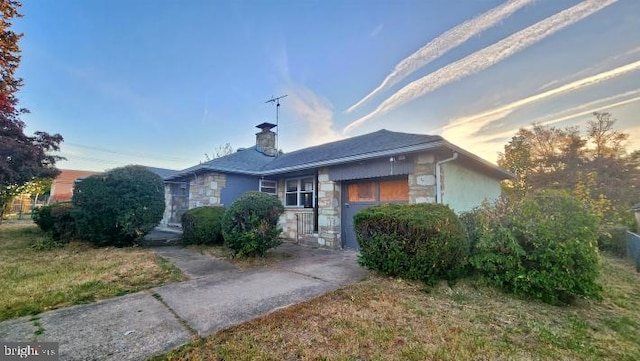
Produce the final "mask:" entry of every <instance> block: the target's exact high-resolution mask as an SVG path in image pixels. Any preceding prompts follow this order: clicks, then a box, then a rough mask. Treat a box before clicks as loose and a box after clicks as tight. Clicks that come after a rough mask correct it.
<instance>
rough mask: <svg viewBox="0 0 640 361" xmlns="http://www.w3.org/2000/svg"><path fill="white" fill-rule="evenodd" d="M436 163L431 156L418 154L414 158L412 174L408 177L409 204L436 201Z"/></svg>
mask: <svg viewBox="0 0 640 361" xmlns="http://www.w3.org/2000/svg"><path fill="white" fill-rule="evenodd" d="M435 174H436V163H435V157H434V155H433V154H419V155H418V156H416V157H415V158H414V167H413V173H411V174H410V175H409V203H433V202H435V201H436V176H435Z"/></svg>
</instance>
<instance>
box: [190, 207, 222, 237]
mask: <svg viewBox="0 0 640 361" xmlns="http://www.w3.org/2000/svg"><path fill="white" fill-rule="evenodd" d="M224 213H225V209H224V208H222V207H198V208H192V209H190V210H188V211H186V212H185V213H184V214H183V215H182V242H183V243H184V244H222V243H223V242H224V238H222V218H223V217H224Z"/></svg>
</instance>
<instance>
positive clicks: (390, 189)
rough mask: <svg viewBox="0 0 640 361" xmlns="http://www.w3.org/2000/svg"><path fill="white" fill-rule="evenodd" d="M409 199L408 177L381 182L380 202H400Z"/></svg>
mask: <svg viewBox="0 0 640 361" xmlns="http://www.w3.org/2000/svg"><path fill="white" fill-rule="evenodd" d="M408 200H409V183H408V182H407V180H406V179H395V180H387V181H381V182H380V202H398V201H408Z"/></svg>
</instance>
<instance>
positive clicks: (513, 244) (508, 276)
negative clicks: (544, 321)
mask: <svg viewBox="0 0 640 361" xmlns="http://www.w3.org/2000/svg"><path fill="white" fill-rule="evenodd" d="M487 212H488V213H491V214H494V215H495V214H497V212H496V211H495V209H491V207H489V209H488V210H487ZM485 220H486V221H487V224H486V227H483V228H482V229H483V230H484V231H483V233H482V234H481V236H480V237H479V239H480V240H479V242H478V244H477V246H476V254H475V255H473V256H472V257H471V263H472V264H473V265H474V267H476V268H477V269H478V270H479V271H480V272H481V274H482V275H483V277H484V279H485V280H486V281H487V282H489V283H493V284H495V285H498V286H500V287H502V288H504V289H506V290H508V291H511V292H514V293H517V294H521V295H525V296H528V297H533V298H537V299H540V300H542V301H544V302H547V303H551V304H562V303H570V302H572V301H573V300H574V299H575V297H577V296H581V297H587V298H594V299H599V298H600V292H601V287H600V285H599V284H598V283H597V279H598V276H599V271H600V268H599V254H598V249H597V230H598V218H597V217H596V216H595V215H594V214H593V213H591V212H590V211H589V208H588V207H586V206H585V205H584V204H583V203H582V202H581V201H580V200H578V199H577V198H575V197H573V196H572V195H571V194H569V193H567V192H563V191H542V192H538V193H535V194H532V195H529V196H526V197H525V198H524V199H523V200H522V201H519V202H517V203H513V204H511V205H510V206H509V207H506V208H504V209H503V210H502V212H501V214H500V216H499V217H495V216H494V217H486V218H485Z"/></svg>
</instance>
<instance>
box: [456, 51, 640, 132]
mask: <svg viewBox="0 0 640 361" xmlns="http://www.w3.org/2000/svg"><path fill="white" fill-rule="evenodd" d="M638 69H640V60H638V61H636V62H633V63H629V64H627V65H623V66H620V67H617V68H615V69H612V70H608V71H605V72H602V73H599V74H596V75H592V76H589V77H586V78H583V79H580V80H576V81H574V82H571V83H569V84H566V85H563V86H560V87H557V88H554V89H551V90H547V91H545V92H542V93H538V94H536V95H532V96H530V97H527V98H524V99H520V100H517V101H515V102H512V103H509V104H506V105H503V106H501V107H498V108H494V109H491V110H488V111H486V112H483V113H480V114H474V115H471V116H467V117H462V118H459V119H456V120H453V121H451V122H450V124H449V125H447V126H445V129H446V128H450V127H456V126H460V125H462V124H466V123H469V122H473V121H477V120H479V119H483V118H487V117H490V118H491V117H492V116H494V115H499V114H504V113H506V112H511V111H513V110H515V109H516V108H520V107H522V106H525V105H528V104H530V103H533V102H537V101H540V100H543V99H546V98H549V97H552V96H555V95H558V94H562V93H568V92H571V91H575V90H578V89H581V88H584V87H586V86H590V85H595V84H598V83H600V82H603V81H605V80H610V79H613V78H616V77H619V76H621V75H624V74H627V73H629V72H632V71H636V70H638Z"/></svg>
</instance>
